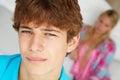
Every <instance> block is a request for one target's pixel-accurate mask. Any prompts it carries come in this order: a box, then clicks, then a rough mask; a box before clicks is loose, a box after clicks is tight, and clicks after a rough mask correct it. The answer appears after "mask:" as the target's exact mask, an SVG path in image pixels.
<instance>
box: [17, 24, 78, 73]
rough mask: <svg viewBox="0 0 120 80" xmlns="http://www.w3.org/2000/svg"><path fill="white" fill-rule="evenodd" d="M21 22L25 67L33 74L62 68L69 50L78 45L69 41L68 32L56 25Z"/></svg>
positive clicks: (21, 41)
mask: <svg viewBox="0 0 120 80" xmlns="http://www.w3.org/2000/svg"><path fill="white" fill-rule="evenodd" d="M46 26H48V25H45V24H43V25H40V26H35V25H34V24H33V23H29V24H21V25H20V29H19V43H20V51H21V55H22V59H23V61H22V63H23V65H24V68H25V69H26V70H27V71H28V72H29V73H31V74H37V75H43V74H46V73H49V72H52V71H54V70H57V69H58V68H59V67H60V68H61V66H62V63H63V61H64V57H65V56H66V53H67V52H70V51H71V50H73V49H74V48H75V46H76V43H74V42H77V38H75V40H73V44H72V43H71V42H70V43H67V32H66V31H62V30H60V29H58V28H55V27H54V26H51V27H49V28H48V27H46Z"/></svg>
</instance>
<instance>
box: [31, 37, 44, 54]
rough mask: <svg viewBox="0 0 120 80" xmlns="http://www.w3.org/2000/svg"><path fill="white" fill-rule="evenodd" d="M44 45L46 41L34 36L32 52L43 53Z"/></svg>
mask: <svg viewBox="0 0 120 80" xmlns="http://www.w3.org/2000/svg"><path fill="white" fill-rule="evenodd" d="M43 44H44V41H43V39H42V38H40V37H38V36H34V37H33V39H32V40H31V44H30V50H31V51H33V52H41V51H43V47H44V46H43Z"/></svg>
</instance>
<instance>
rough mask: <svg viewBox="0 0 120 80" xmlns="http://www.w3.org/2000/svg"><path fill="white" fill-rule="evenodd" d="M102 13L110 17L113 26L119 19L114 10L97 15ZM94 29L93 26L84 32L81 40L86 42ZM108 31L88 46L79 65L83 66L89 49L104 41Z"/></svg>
mask: <svg viewBox="0 0 120 80" xmlns="http://www.w3.org/2000/svg"><path fill="white" fill-rule="evenodd" d="M103 15H107V16H108V17H109V18H110V19H111V22H112V24H113V26H112V27H113V28H114V26H115V25H116V24H117V22H118V19H119V15H118V13H117V12H116V11H115V10H112V9H111V10H107V11H105V12H103V13H102V14H101V15H100V16H99V17H101V16H103ZM93 31H94V28H91V29H89V30H88V31H87V32H86V36H85V37H84V38H83V39H82V41H84V42H87V41H88V40H89V39H90V38H91V34H92V32H93ZM109 34H110V32H106V33H104V34H102V35H101V36H100V37H99V38H98V39H97V40H96V42H94V43H93V44H92V45H91V46H90V47H89V49H88V50H87V51H86V54H85V55H84V57H83V59H82V62H81V65H82V66H84V64H85V62H86V60H87V59H88V56H89V54H90V52H91V50H93V49H94V48H96V47H97V46H98V45H99V44H100V43H101V42H103V41H104V39H105V38H107V37H108V36H109Z"/></svg>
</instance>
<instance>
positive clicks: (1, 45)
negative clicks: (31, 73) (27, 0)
mask: <svg viewBox="0 0 120 80" xmlns="http://www.w3.org/2000/svg"><path fill="white" fill-rule="evenodd" d="M78 1H79V4H80V7H81V13H82V16H83V21H84V23H87V24H90V25H93V24H94V22H95V21H96V19H97V17H98V16H99V15H100V14H101V13H102V12H103V11H105V10H107V9H110V8H112V7H111V6H110V5H109V4H108V3H107V2H106V0H78ZM14 7H15V0H1V1H0V53H5V54H10V53H18V52H19V46H18V38H17V32H15V31H14V29H13V28H12V24H13V22H12V19H13V12H14ZM119 30H120V21H119V23H118V24H117V25H116V28H115V29H114V30H113V32H112V34H111V37H112V38H113V40H114V41H115V42H116V48H117V49H116V53H115V56H114V59H116V60H119V61H120V49H119V48H120V42H119V41H120V36H119V34H120V31H119Z"/></svg>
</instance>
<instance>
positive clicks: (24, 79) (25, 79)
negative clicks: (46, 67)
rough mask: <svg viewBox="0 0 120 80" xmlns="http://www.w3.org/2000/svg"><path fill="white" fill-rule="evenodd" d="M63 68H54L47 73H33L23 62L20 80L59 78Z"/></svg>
mask: <svg viewBox="0 0 120 80" xmlns="http://www.w3.org/2000/svg"><path fill="white" fill-rule="evenodd" d="M60 73H61V69H57V70H56V69H54V70H53V71H51V72H50V73H48V74H45V75H32V74H30V73H28V72H27V71H26V69H25V68H24V66H23V64H21V67H20V71H19V77H18V80H59V77H60Z"/></svg>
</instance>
